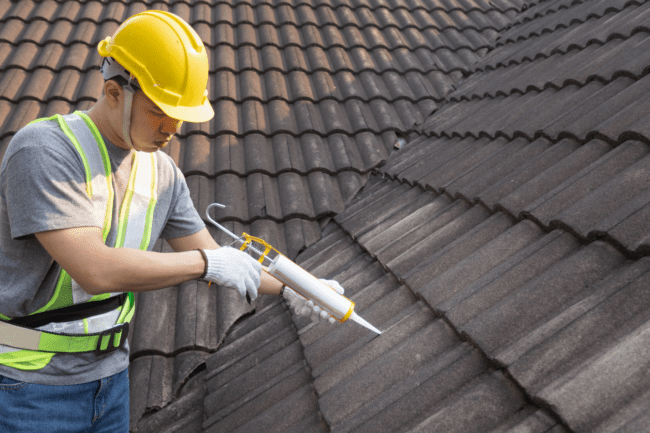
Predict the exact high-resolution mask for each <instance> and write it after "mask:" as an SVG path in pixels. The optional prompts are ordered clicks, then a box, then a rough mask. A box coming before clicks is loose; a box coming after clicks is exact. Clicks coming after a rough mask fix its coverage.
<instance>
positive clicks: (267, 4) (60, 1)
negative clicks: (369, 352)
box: [0, 0, 634, 25]
mask: <svg viewBox="0 0 650 433" xmlns="http://www.w3.org/2000/svg"><path fill="white" fill-rule="evenodd" d="M65 1H66V0H55V2H56V3H58V4H63V3H65ZM631 1H634V0H631ZM121 3H122V4H124V5H128V4H131V3H145V2H144V1H143V0H133V1H122V2H121ZM176 3H183V4H187V5H189V6H190V7H193V6H195V5H198V4H201V3H203V4H206V5H208V6H210V8H211V10H212V9H214V8H215V7H216V6H221V5H223V6H230V8H231V9H237V8H238V7H240V6H242V5H245V6H250V8H251V9H254V10H255V9H257V8H259V7H262V6H265V7H270V8H271V9H273V10H277V9H279V8H281V7H284V6H289V7H290V8H291V9H293V10H297V9H298V8H301V7H308V8H310V9H312V10H314V11H315V10H317V9H319V8H321V7H325V8H329V9H331V10H337V9H341V8H346V9H349V10H351V11H354V12H356V11H358V10H361V9H367V10H369V11H371V12H376V11H378V10H384V9H385V10H387V11H388V12H395V11H398V10H405V11H407V12H415V11H419V10H422V11H424V12H427V13H429V14H430V13H432V12H438V11H440V12H445V13H450V12H463V13H465V14H467V13H469V12H481V13H488V12H499V13H502V14H505V13H506V12H509V11H515V12H520V11H519V9H517V8H516V7H515V6H514V5H513V6H512V7H509V8H506V9H501V8H499V7H497V6H496V5H494V4H492V7H490V8H488V9H486V10H483V9H481V8H479V7H478V6H474V7H470V8H469V9H464V8H462V7H460V6H457V7H452V8H450V9H448V8H445V7H443V6H434V7H432V8H429V9H427V8H426V7H425V6H423V5H419V6H415V7H412V8H409V7H407V6H395V7H388V6H386V5H379V6H376V7H374V8H373V7H370V6H368V5H365V4H362V5H358V6H355V7H352V6H350V5H348V4H338V5H336V6H332V5H331V4H327V3H320V4H318V5H316V6H314V5H311V4H307V3H301V4H298V5H295V4H292V3H290V2H288V1H281V2H279V3H275V4H274V3H272V2H260V3H257V4H251V3H245V2H239V3H236V4H232V2H228V1H226V0H220V1H217V2H214V3H213V2H210V1H207V0H198V1H196V2H188V1H181V0H177V1H171V2H169V3H168V4H169V5H170V6H173V5H174V4H176ZM9 19H18V20H21V21H22V22H24V23H26V24H31V23H32V22H34V21H36V20H41V21H46V22H48V23H54V22H57V21H67V22H69V23H71V24H79V23H81V22H84V21H89V22H92V23H95V24H98V25H101V24H105V23H107V22H115V23H117V24H120V23H121V21H119V20H117V19H115V18H105V19H103V20H101V21H95V20H93V19H92V18H88V17H83V18H80V19H79V20H72V19H70V18H67V17H57V18H54V19H52V20H49V19H48V18H45V17H43V16H33V17H31V18H29V19H26V18H22V17H9V18H6V19H4V20H0V24H3V23H5V22H6V21H8V20H9ZM196 22H201V20H198V21H196ZM192 24H194V23H192Z"/></svg>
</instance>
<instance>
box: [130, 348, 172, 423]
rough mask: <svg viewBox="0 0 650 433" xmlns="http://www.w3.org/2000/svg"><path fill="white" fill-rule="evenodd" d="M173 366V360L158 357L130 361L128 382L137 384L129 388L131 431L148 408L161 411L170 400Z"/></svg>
mask: <svg viewBox="0 0 650 433" xmlns="http://www.w3.org/2000/svg"><path fill="white" fill-rule="evenodd" d="M173 364H174V359H173V358H166V357H164V356H159V355H146V356H142V357H138V358H136V359H133V360H132V361H131V363H130V366H129V382H131V383H137V384H138V386H137V387H130V388H129V390H130V392H129V414H130V417H129V418H130V426H131V429H132V428H133V427H135V425H136V423H137V421H138V420H139V419H140V417H141V416H142V414H143V413H144V412H145V411H146V410H147V409H148V408H154V409H161V408H163V407H165V406H167V404H169V402H170V401H171V400H172V398H173V394H172V380H173V379H172V371H173V367H172V366H173Z"/></svg>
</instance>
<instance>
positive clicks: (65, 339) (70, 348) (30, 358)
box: [0, 111, 158, 370]
mask: <svg viewBox="0 0 650 433" xmlns="http://www.w3.org/2000/svg"><path fill="white" fill-rule="evenodd" d="M40 121H55V122H57V123H58V125H59V127H60V128H61V130H62V131H63V132H64V133H65V135H66V136H67V137H68V138H69V139H70V141H71V142H72V144H73V145H74V147H75V149H76V150H77V152H78V153H79V155H80V156H81V160H82V161H83V166H84V171H85V176H86V179H85V183H86V192H87V194H88V196H89V197H90V198H91V200H92V203H93V205H94V208H95V215H96V218H97V222H98V226H101V227H102V236H103V240H104V243H106V239H107V237H108V234H109V232H110V230H111V220H112V217H113V202H114V199H115V191H114V189H113V183H112V175H111V161H110V159H109V156H108V152H107V151H106V145H105V144H104V140H103V139H102V136H101V134H100V133H99V130H98V129H97V127H96V126H95V124H94V123H93V122H92V120H90V117H88V115H86V114H85V113H82V112H79V111H76V112H74V113H73V114H69V115H66V116H61V115H58V114H57V115H54V116H52V117H49V118H45V119H37V120H35V121H34V122H40ZM32 123H33V122H32ZM132 158H133V160H132V167H131V175H130V177H129V182H128V185H127V188H126V192H125V193H124V199H123V200H122V203H121V206H120V213H119V221H118V226H117V236H116V240H115V245H114V246H115V248H120V247H127V248H135V249H140V250H146V249H147V247H148V246H149V242H150V240H151V228H152V221H153V213H154V208H155V206H156V201H157V184H158V179H157V170H156V159H157V155H156V152H153V153H147V152H138V151H135V152H133V156H132ZM119 295H121V293H104V294H101V295H96V296H92V295H90V294H88V293H86V292H85V291H84V290H83V289H82V288H81V287H80V286H79V284H77V282H76V281H74V280H73V279H72V278H71V277H70V275H68V273H67V272H66V271H65V270H63V269H61V271H60V274H59V277H58V280H57V284H56V288H55V291H54V294H53V296H52V298H51V299H50V300H49V302H47V303H46V305H44V306H43V307H42V308H40V309H39V310H37V311H35V312H33V313H32V314H38V313H42V312H45V311H48V312H49V311H52V310H56V309H60V308H64V307H69V306H72V305H77V304H81V303H85V302H91V303H92V302H94V301H102V300H105V299H108V298H110V297H113V296H119ZM134 312H135V302H134V297H133V293H128V295H127V297H126V300H125V302H124V304H123V305H121V306H120V307H119V308H117V309H115V310H113V311H109V312H107V313H104V314H100V315H97V316H93V317H90V318H87V319H81V320H76V321H71V322H65V323H49V324H47V325H44V326H41V327H38V328H35V329H31V328H28V327H23V326H16V325H11V324H10V323H8V322H7V321H9V320H10V318H9V317H7V316H3V315H1V314H0V319H1V320H0V364H3V365H7V366H10V367H13V368H17V369H20V370H38V369H41V368H43V367H45V366H46V365H47V364H48V363H49V362H50V361H51V359H52V357H53V356H54V355H55V354H56V353H80V352H97V353H107V352H112V351H114V350H116V349H117V348H119V347H122V346H123V345H124V343H125V341H126V336H127V334H128V324H129V321H130V320H131V318H132V317H133V313H134Z"/></svg>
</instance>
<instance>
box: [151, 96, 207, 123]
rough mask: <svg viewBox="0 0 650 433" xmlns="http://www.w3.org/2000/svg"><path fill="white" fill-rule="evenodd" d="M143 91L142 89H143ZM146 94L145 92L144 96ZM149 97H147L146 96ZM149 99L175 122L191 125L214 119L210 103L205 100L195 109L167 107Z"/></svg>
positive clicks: (176, 106) (167, 105)
mask: <svg viewBox="0 0 650 433" xmlns="http://www.w3.org/2000/svg"><path fill="white" fill-rule="evenodd" d="M143 90H144V89H143ZM146 93H147V92H145V94H146ZM147 96H149V95H147ZM149 98H150V99H151V100H152V101H153V102H154V104H156V105H157V106H158V108H160V109H161V110H162V111H163V112H164V113H165V114H166V115H168V116H169V117H173V118H174V119H177V120H182V121H184V122H192V123H202V122H207V121H208V120H210V119H212V118H213V117H214V110H213V109H212V105H211V104H210V101H209V100H208V99H207V98H206V100H205V102H204V103H203V104H201V105H199V106H196V107H183V106H180V105H169V104H165V103H164V102H160V101H156V100H155V99H154V98H151V97H150V96H149Z"/></svg>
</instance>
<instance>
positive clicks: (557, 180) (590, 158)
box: [486, 139, 612, 215]
mask: <svg viewBox="0 0 650 433" xmlns="http://www.w3.org/2000/svg"><path fill="white" fill-rule="evenodd" d="M576 146H577V143H576V142H574V141H572V140H570V139H564V140H561V141H560V142H558V143H557V144H556V145H555V146H553V148H551V149H549V150H552V151H553V152H552V153H549V154H548V156H549V157H552V155H554V154H555V151H557V152H560V154H562V155H563V154H564V152H565V149H568V148H574V147H576ZM611 150H612V147H611V146H610V145H609V144H607V143H605V142H604V141H601V140H591V141H589V142H587V143H586V144H584V145H582V146H580V147H577V148H576V150H575V151H573V152H572V153H570V154H569V155H568V156H566V157H564V158H563V159H561V160H560V161H559V162H557V163H556V164H555V165H553V166H551V167H549V168H547V169H546V170H545V171H544V172H542V173H540V174H536V177H534V178H532V179H531V180H529V181H528V182H527V183H525V184H523V185H522V186H520V187H519V188H518V189H517V190H515V191H514V192H512V193H511V194H510V195H508V196H507V197H505V198H503V199H501V200H500V201H499V206H501V207H502V208H504V209H507V210H508V211H509V212H510V213H512V214H513V215H519V214H520V212H522V211H523V210H524V209H525V208H526V207H527V205H529V204H532V203H533V202H534V201H536V200H537V199H538V198H539V197H541V196H543V195H544V194H546V193H548V192H549V191H550V190H552V189H553V188H555V187H557V186H558V185H560V184H561V183H562V182H564V181H566V180H567V179H569V178H570V177H572V176H573V175H574V174H576V173H578V172H580V171H581V170H582V169H584V168H585V167H587V166H588V165H589V164H591V163H593V162H594V161H596V160H597V159H599V158H600V157H602V156H603V155H604V154H605V153H607V152H609V151H611ZM544 155H545V154H542V155H541V156H544ZM541 156H540V157H541ZM521 171H522V174H523V171H524V169H523V168H522V170H521ZM486 203H487V202H486Z"/></svg>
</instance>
